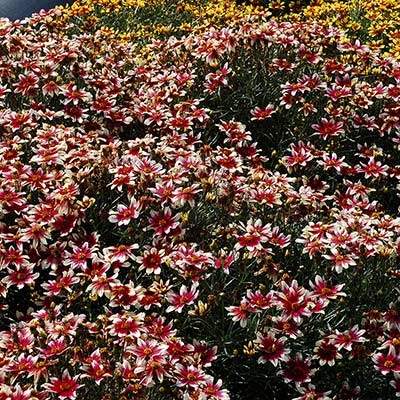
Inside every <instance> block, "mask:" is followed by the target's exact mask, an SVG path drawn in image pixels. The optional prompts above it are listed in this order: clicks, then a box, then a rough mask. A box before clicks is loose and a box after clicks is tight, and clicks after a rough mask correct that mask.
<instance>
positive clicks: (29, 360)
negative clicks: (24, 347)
mask: <svg viewBox="0 0 400 400" xmlns="http://www.w3.org/2000/svg"><path fill="white" fill-rule="evenodd" d="M38 359H39V357H38V356H32V355H30V354H28V355H26V354H25V353H21V354H20V355H19V356H18V357H15V358H14V359H13V361H12V362H11V363H10V364H9V365H8V367H7V370H8V371H10V372H11V375H12V377H13V378H16V377H18V376H19V375H20V374H21V373H25V372H26V373H28V374H31V373H32V371H33V370H34V369H35V365H36V363H37V362H38Z"/></svg>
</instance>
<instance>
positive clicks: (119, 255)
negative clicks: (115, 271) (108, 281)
mask: <svg viewBox="0 0 400 400" xmlns="http://www.w3.org/2000/svg"><path fill="white" fill-rule="evenodd" d="M138 248H139V245H138V244H136V243H133V244H129V245H128V244H120V245H119V246H111V247H107V248H105V249H103V254H104V257H105V258H106V259H107V260H108V261H109V262H111V263H114V262H116V261H119V262H121V263H124V262H125V261H126V260H129V259H131V260H133V259H134V258H135V256H134V255H133V254H132V250H136V249H138Z"/></svg>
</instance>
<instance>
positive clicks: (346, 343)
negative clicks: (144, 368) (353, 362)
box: [328, 325, 367, 351]
mask: <svg viewBox="0 0 400 400" xmlns="http://www.w3.org/2000/svg"><path fill="white" fill-rule="evenodd" d="M364 334H365V329H359V327H358V325H355V326H353V327H352V328H351V329H349V330H346V331H344V332H340V331H338V330H335V331H334V333H332V334H330V335H329V336H328V338H330V339H333V340H334V341H335V344H337V345H338V348H339V350H340V349H342V348H343V349H346V350H347V351H351V349H352V347H353V343H363V342H366V341H367V339H366V338H365V337H364V336H363V335H364Z"/></svg>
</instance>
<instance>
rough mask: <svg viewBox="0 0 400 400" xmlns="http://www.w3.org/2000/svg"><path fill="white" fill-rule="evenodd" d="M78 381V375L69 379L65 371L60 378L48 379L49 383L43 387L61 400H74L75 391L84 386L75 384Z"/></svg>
mask: <svg viewBox="0 0 400 400" xmlns="http://www.w3.org/2000/svg"><path fill="white" fill-rule="evenodd" d="M78 379H79V375H78V376H74V377H73V378H71V375H70V373H69V371H68V370H67V369H65V370H64V372H63V374H62V377H61V378H56V377H50V383H44V384H43V387H44V388H45V389H47V390H48V391H50V392H51V393H55V394H56V395H57V396H58V398H59V399H61V400H63V399H71V400H75V399H76V396H77V395H78V394H77V390H78V389H79V388H81V387H83V386H84V385H82V384H78V383H77V382H78Z"/></svg>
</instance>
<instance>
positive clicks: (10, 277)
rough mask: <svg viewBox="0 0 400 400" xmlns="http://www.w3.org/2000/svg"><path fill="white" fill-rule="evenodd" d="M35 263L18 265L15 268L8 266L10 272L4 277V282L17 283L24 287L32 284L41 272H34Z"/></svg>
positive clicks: (19, 286)
mask: <svg viewBox="0 0 400 400" xmlns="http://www.w3.org/2000/svg"><path fill="white" fill-rule="evenodd" d="M34 266H35V264H28V263H27V264H24V265H18V266H17V267H15V268H14V269H11V268H10V267H7V268H6V269H7V271H8V274H7V275H6V276H5V277H4V278H3V279H2V282H3V284H5V285H7V286H8V287H9V286H12V285H15V286H16V287H17V288H18V289H22V288H23V287H24V286H25V285H30V284H32V283H34V281H35V280H36V279H37V278H38V277H39V275H40V274H39V272H33V270H34Z"/></svg>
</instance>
